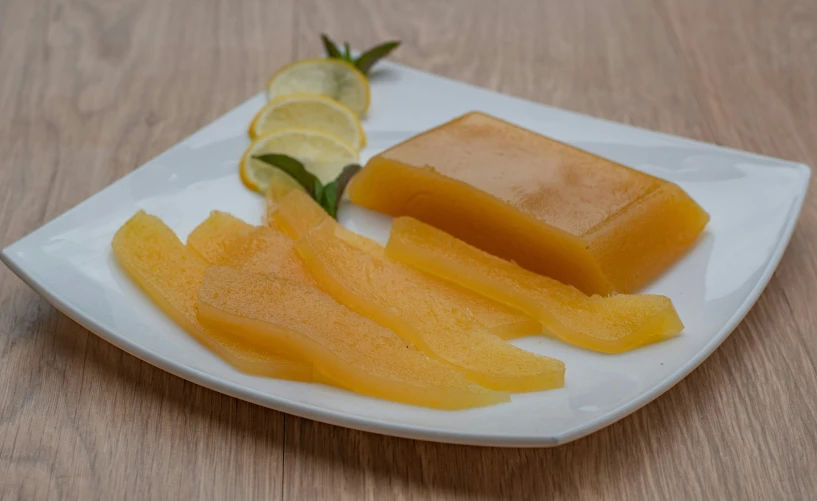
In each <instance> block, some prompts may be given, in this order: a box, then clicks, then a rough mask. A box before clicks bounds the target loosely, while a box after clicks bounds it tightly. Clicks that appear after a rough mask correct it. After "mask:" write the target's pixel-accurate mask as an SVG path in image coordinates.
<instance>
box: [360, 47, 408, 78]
mask: <svg viewBox="0 0 817 501" xmlns="http://www.w3.org/2000/svg"><path fill="white" fill-rule="evenodd" d="M399 46H400V42H398V41H396V40H395V41H393V42H386V43H384V44H380V45H378V46H377V47H373V48H371V49H369V50H367V51H366V52H364V53H363V54H361V56H360V57H359V58H357V60H355V66H356V67H357V69H359V70H360V72H361V73H363V74H364V75H368V74H369V70H371V69H372V66H374V65H375V64H376V63H377V62H378V61H380V60H381V59H383V58H384V57H386V56H388V55H389V53H391V51H393V50H394V49H396V48H397V47H399Z"/></svg>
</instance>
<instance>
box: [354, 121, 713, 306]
mask: <svg viewBox="0 0 817 501" xmlns="http://www.w3.org/2000/svg"><path fill="white" fill-rule="evenodd" d="M349 196H350V198H351V200H352V201H353V202H355V203H357V204H360V205H362V206H364V207H367V208H370V209H374V210H377V211H381V212H385V213H387V214H389V215H391V216H412V217H414V218H417V219H419V220H421V221H423V222H426V223H429V224H432V225H434V226H436V227H438V228H440V229H443V230H445V231H447V232H448V233H451V234H452V235H454V236H456V237H458V238H460V239H462V240H464V241H466V242H468V243H470V244H472V245H475V246H477V247H479V248H481V249H483V250H486V251H488V252H490V253H492V254H495V255H497V256H499V257H502V258H504V259H508V260H513V261H515V262H516V263H518V264H520V265H521V266H523V267H525V268H527V269H529V270H532V271H535V272H537V273H541V274H543V275H547V276H549V277H553V278H555V279H557V280H559V281H560V282H563V283H567V284H570V285H574V286H576V287H578V288H579V289H581V290H583V291H584V292H586V293H588V294H603V295H606V294H609V293H611V292H632V291H635V290H637V289H639V288H641V287H643V286H644V285H646V284H647V283H648V282H650V281H651V280H653V279H654V278H655V277H657V276H658V275H659V274H660V273H661V272H663V271H665V270H666V269H667V267H668V266H670V265H671V264H672V263H674V262H675V261H676V260H677V259H678V258H679V257H680V256H682V255H683V254H684V253H685V252H687V250H688V249H689V248H690V246H691V245H692V244H693V243H694V242H695V241H696V240H697V238H698V235H699V234H700V233H701V231H702V230H703V228H704V226H705V225H706V223H707V221H708V220H709V216H708V215H707V214H706V212H704V211H703V209H701V208H700V206H698V204H696V203H695V202H694V201H693V200H692V198H690V197H689V196H688V195H687V194H686V193H685V192H684V191H683V190H682V189H681V188H679V187H678V186H677V185H675V184H673V183H671V182H668V181H665V180H662V179H660V178H658V177H655V176H651V175H649V174H646V173H643V172H639V171H637V170H634V169H631V168H629V167H625V166H624V165H620V164H617V163H615V162H612V161H610V160H606V159H604V158H601V157H599V156H597V155H594V154H592V153H589V152H586V151H583V150H580V149H578V148H575V147H573V146H570V145H567V144H564V143H561V142H559V141H556V140H553V139H550V138H548V137H546V136H543V135H541V134H537V133H535V132H532V131H529V130H527V129H524V128H522V127H518V126H516V125H512V124H510V123H508V122H505V121H503V120H499V119H497V118H494V117H492V116H489V115H486V114H484V113H468V114H466V115H464V116H462V117H459V118H457V119H455V120H452V121H450V122H448V123H445V124H443V125H440V126H439V127H436V128H434V129H432V130H430V131H427V132H424V133H422V134H419V135H417V136H415V137H414V138H411V139H409V140H408V141H405V142H403V143H400V144H398V145H397V146H394V147H392V148H390V149H388V150H386V151H384V152H383V153H381V154H379V155H377V156H375V157H374V158H372V159H371V160H370V161H369V162H368V164H367V165H366V168H365V169H364V170H363V171H362V172H361V173H360V174H359V175H358V176H356V177H355V179H354V180H353V181H352V183H351V185H350V186H349Z"/></svg>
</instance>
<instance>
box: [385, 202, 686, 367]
mask: <svg viewBox="0 0 817 501" xmlns="http://www.w3.org/2000/svg"><path fill="white" fill-rule="evenodd" d="M386 255H387V256H389V257H390V258H392V259H394V260H396V261H399V262H402V263H404V264H407V265H409V266H411V267H413V268H416V269H418V270H422V271H424V272H426V273H430V274H432V275H435V276H437V277H440V278H442V279H445V280H450V281H452V282H454V283H457V284H459V285H461V286H463V287H466V288H468V289H471V290H472V291H474V292H477V293H479V294H483V295H485V296H486V297H490V298H492V299H494V300H496V301H500V302H503V303H505V304H507V305H509V306H512V307H514V308H518V309H520V310H521V311H524V312H525V313H527V314H529V315H531V316H532V317H533V318H536V319H537V320H539V321H540V322H542V325H544V327H545V330H546V331H549V332H550V333H551V334H553V335H554V336H556V337H558V338H560V339H562V340H564V341H566V342H568V343H570V344H573V345H576V346H580V347H582V348H587V349H590V350H595V351H600V352H604V353H620V352H623V351H627V350H631V349H633V348H637V347H639V346H642V345H645V344H648V343H652V342H655V341H660V340H663V339H667V338H669V337H672V336H675V335H677V334H679V333H680V332H681V331H682V330H683V328H684V325H683V324H682V323H681V320H680V318H678V314H677V312H676V311H675V308H674V307H673V305H672V302H671V301H670V299H669V298H667V297H665V296H658V295H652V294H618V295H613V296H609V297H601V296H587V295H585V294H584V293H582V292H581V291H579V290H578V289H576V288H574V287H570V286H567V285H564V284H562V283H560V282H558V281H556V280H554V279H552V278H548V277H544V276H542V275H537V274H536V273H533V272H531V271H528V270H526V269H524V268H522V267H520V266H517V265H516V264H514V263H510V262H508V261H504V260H502V259H500V258H498V257H496V256H492V255H490V254H488V253H487V252H484V251H481V250H479V249H477V248H476V247H473V246H471V245H468V244H466V243H465V242H463V241H462V240H458V239H456V238H454V237H453V236H451V235H449V234H448V233H445V232H444V231H442V230H439V229H437V228H434V227H432V226H429V225H427V224H425V223H421V222H420V221H417V220H416V219H412V218H409V217H400V218H397V219H395V220H394V222H393V224H392V230H391V235H390V237H389V242H388V244H387V245H386Z"/></svg>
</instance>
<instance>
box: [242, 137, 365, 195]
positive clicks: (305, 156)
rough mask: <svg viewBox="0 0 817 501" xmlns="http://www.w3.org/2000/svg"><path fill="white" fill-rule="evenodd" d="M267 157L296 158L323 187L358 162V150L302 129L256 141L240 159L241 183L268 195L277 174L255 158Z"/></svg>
mask: <svg viewBox="0 0 817 501" xmlns="http://www.w3.org/2000/svg"><path fill="white" fill-rule="evenodd" d="M265 153H282V154H284V155H288V156H290V157H292V158H295V159H296V160H298V161H299V162H301V163H302V164H303V165H304V167H305V168H306V170H308V171H309V172H311V173H312V174H315V176H317V177H318V179H320V180H321V182H322V183H324V184H325V183H329V182H331V181H333V180H334V179H335V178H336V177H337V176H338V174H340V172H341V171H342V170H343V168H344V167H345V166H347V165H349V164H351V163H356V162H357V161H358V154H357V149H356V148H355V147H354V146H352V145H351V144H349V143H347V142H346V141H344V140H343V139H340V138H338V137H335V136H332V135H331V134H327V133H325V132H321V131H317V130H310V129H300V128H289V129H278V130H274V131H272V132H268V133H266V134H264V135H262V136H259V137H257V138H256V139H255V141H253V142H252V144H251V145H250V146H249V148H247V151H245V152H244V156H243V157H241V166H240V170H241V180H242V181H243V182H244V184H245V185H247V187H248V188H250V189H252V190H255V191H258V192H260V193H266V192H267V190H268V189H269V185H270V182H271V180H272V179H274V178H275V171H276V170H277V169H276V168H275V167H273V166H271V165H269V164H267V163H264V162H262V161H260V160H256V159H254V158H253V157H254V156H257V155H263V154H265Z"/></svg>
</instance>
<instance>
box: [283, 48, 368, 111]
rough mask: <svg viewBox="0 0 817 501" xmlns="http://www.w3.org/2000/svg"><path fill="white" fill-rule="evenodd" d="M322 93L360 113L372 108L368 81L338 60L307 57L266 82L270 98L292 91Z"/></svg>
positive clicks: (357, 71)
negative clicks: (370, 106)
mask: <svg viewBox="0 0 817 501" xmlns="http://www.w3.org/2000/svg"><path fill="white" fill-rule="evenodd" d="M302 93H308V94H321V95H324V96H327V97H329V98H332V99H334V100H335V101H338V102H339V103H343V104H344V105H346V106H348V107H349V109H351V110H352V111H353V112H355V114H357V115H358V116H361V115H363V114H364V113H366V110H367V109H369V82H368V80H366V77H365V76H364V75H363V73H361V72H360V70H358V69H357V68H355V67H354V66H352V65H351V64H349V63H347V62H345V61H341V60H339V59H304V60H303V61H296V62H294V63H291V64H288V65H286V66H284V67H283V68H281V69H280V70H278V72H277V73H275V74H274V75H272V77H271V78H270V79H269V81H268V82H267V98H268V99H269V100H270V101H273V100H275V99H276V98H279V97H281V96H289V95H292V94H302Z"/></svg>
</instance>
